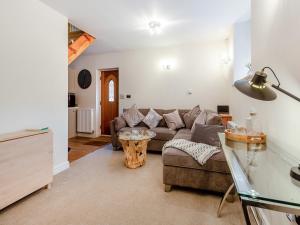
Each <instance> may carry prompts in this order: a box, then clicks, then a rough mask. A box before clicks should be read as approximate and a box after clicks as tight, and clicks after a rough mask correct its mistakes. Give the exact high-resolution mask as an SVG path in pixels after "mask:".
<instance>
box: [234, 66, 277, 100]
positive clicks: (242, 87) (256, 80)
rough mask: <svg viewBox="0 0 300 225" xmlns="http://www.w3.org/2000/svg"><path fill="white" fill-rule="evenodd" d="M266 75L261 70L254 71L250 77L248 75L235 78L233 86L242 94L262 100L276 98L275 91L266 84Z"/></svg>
mask: <svg viewBox="0 0 300 225" xmlns="http://www.w3.org/2000/svg"><path fill="white" fill-rule="evenodd" d="M266 77H267V75H266V74H265V73H263V72H256V73H255V74H254V76H253V77H252V79H249V77H246V78H243V79H241V80H237V81H235V82H234V86H235V87H236V88H237V89H238V90H239V91H240V92H242V93H243V94H245V95H247V96H249V97H251V98H255V99H258V100H263V101H273V100H275V99H276V97H277V95H276V93H275V92H274V91H273V90H272V89H271V88H270V87H268V86H267V85H266Z"/></svg>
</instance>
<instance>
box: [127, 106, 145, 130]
mask: <svg viewBox="0 0 300 225" xmlns="http://www.w3.org/2000/svg"><path fill="white" fill-rule="evenodd" d="M123 117H124V119H125V121H126V123H127V124H128V126H129V127H134V126H136V125H138V124H139V123H140V122H141V121H142V120H143V119H144V115H143V114H142V113H141V112H140V111H139V110H138V109H137V108H136V105H133V106H131V108H129V109H128V110H126V111H125V112H124V113H123Z"/></svg>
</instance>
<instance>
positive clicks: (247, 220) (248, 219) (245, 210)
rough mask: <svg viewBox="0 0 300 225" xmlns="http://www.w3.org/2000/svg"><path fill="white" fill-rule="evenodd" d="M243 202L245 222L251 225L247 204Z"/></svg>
mask: <svg viewBox="0 0 300 225" xmlns="http://www.w3.org/2000/svg"><path fill="white" fill-rule="evenodd" d="M241 202H242V208H243V213H244V218H245V222H246V224H247V225H251V222H250V218H249V213H248V208H247V204H246V202H244V201H243V200H241Z"/></svg>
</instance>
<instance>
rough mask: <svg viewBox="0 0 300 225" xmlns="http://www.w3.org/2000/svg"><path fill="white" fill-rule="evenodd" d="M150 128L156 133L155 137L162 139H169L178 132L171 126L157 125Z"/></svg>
mask: <svg viewBox="0 0 300 225" xmlns="http://www.w3.org/2000/svg"><path fill="white" fill-rule="evenodd" d="M150 130H151V131H154V132H155V133H156V136H155V137H154V138H153V139H155V140H161V141H169V140H171V139H172V138H173V137H174V136H175V134H176V131H175V130H170V129H169V128H166V127H155V128H152V129H150Z"/></svg>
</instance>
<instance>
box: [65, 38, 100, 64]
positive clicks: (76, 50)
mask: <svg viewBox="0 0 300 225" xmlns="http://www.w3.org/2000/svg"><path fill="white" fill-rule="evenodd" d="M94 41H95V38H94V37H93V36H91V35H89V34H88V33H83V34H82V35H80V36H79V37H78V38H77V39H76V40H75V41H74V42H72V43H71V44H69V50H68V59H69V65H70V64H71V63H72V62H73V61H74V60H75V59H76V58H77V57H78V56H79V55H81V53H83V52H84V50H86V49H87V48H88V47H89V46H90V45H91V44H92V43H93V42H94Z"/></svg>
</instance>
